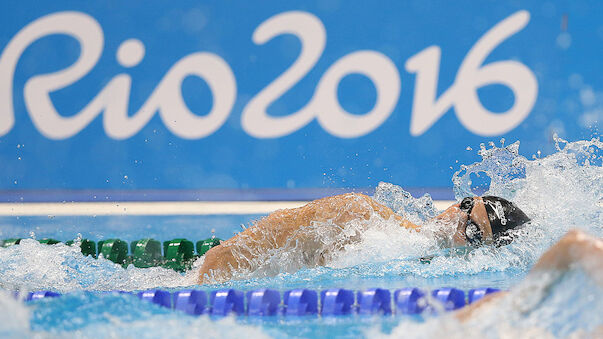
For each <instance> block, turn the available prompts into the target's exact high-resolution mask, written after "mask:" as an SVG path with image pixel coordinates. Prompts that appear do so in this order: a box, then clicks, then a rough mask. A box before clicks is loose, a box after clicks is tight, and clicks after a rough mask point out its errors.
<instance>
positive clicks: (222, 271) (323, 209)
mask: <svg viewBox="0 0 603 339" xmlns="http://www.w3.org/2000/svg"><path fill="white" fill-rule="evenodd" d="M375 214H376V215H378V216H380V217H381V218H383V219H384V220H390V219H393V220H394V221H396V222H397V223H398V224H399V225H400V226H401V227H404V228H407V229H414V230H417V231H419V230H420V228H421V227H420V226H419V225H415V224H413V223H411V222H410V221H408V220H406V219H404V218H403V217H401V216H399V215H397V214H395V213H394V212H393V211H392V210H391V209H390V208H389V207H387V206H385V205H383V204H380V203H379V202H377V201H375V200H373V199H372V198H370V197H368V196H366V195H364V194H356V193H348V194H342V195H337V196H332V197H327V198H323V199H319V200H315V201H312V202H310V203H308V204H306V205H304V206H302V207H299V208H293V209H283V210H278V211H275V212H273V213H271V214H270V215H268V216H266V217H264V218H263V219H261V220H259V221H258V222H257V223H256V224H255V225H254V226H253V227H250V228H248V229H246V230H245V231H243V232H241V233H239V234H237V235H235V236H234V237H232V238H230V239H228V240H226V241H223V242H222V243H221V244H220V245H218V246H216V247H213V248H212V249H211V250H209V251H208V252H207V253H206V254H205V260H204V262H203V265H202V266H201V269H200V271H199V283H200V284H204V283H210V282H222V281H226V280H229V279H231V278H232V273H233V272H234V271H236V270H240V269H252V264H250V263H249V261H252V260H253V259H255V258H256V257H257V253H258V251H265V250H271V249H277V248H282V247H283V246H285V244H287V243H290V242H291V241H295V242H297V243H299V244H301V245H302V246H305V248H307V249H308V250H309V252H311V250H312V249H315V248H316V247H317V246H320V245H321V244H320V243H318V242H317V241H316V239H313V238H312V237H309V236H308V235H307V232H306V233H305V232H299V230H300V229H301V228H303V227H307V226H308V225H311V224H315V223H325V222H328V223H331V224H332V225H334V226H335V230H337V231H342V230H344V229H345V227H346V225H347V224H348V223H349V222H351V221H354V222H356V223H359V224H361V225H362V227H364V228H367V227H368V226H369V225H370V222H369V219H370V218H371V217H372V216H373V215H375ZM469 217H470V218H471V220H472V221H473V222H474V223H475V224H476V225H478V227H479V229H480V231H481V232H482V234H483V239H484V241H485V242H486V243H488V242H491V241H492V229H491V227H490V223H489V221H488V216H487V213H486V209H485V207H484V203H483V201H482V200H481V198H479V197H478V198H474V207H473V210H472V212H471V215H470V216H469ZM467 220H468V216H467V214H466V213H465V212H464V211H461V209H460V208H459V204H455V205H453V206H451V207H449V208H448V209H446V210H445V211H444V212H443V213H442V214H440V215H438V216H437V217H436V218H435V219H434V221H436V222H443V223H451V224H453V225H456V228H455V232H454V234H453V235H452V236H451V238H452V243H451V244H448V245H449V246H466V245H467V240H466V236H465V228H466V226H467ZM440 236H441V237H442V238H450V235H448V234H441V235H440ZM350 241H354V239H352V238H351V239H350ZM328 250H330V251H337V250H341V248H333V249H328ZM325 255H328V253H322V255H319V256H317V257H316V258H315V262H314V263H313V264H315V265H324V264H325V262H324V256H325ZM241 258H243V259H244V260H241Z"/></svg>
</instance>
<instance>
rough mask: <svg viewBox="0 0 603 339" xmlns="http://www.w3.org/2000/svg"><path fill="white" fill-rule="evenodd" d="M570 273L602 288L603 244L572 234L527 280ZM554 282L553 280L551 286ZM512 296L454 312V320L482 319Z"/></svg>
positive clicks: (482, 301) (549, 252) (540, 261)
mask: <svg viewBox="0 0 603 339" xmlns="http://www.w3.org/2000/svg"><path fill="white" fill-rule="evenodd" d="M571 269H580V270H581V271H582V272H584V273H585V274H586V275H587V276H588V277H589V278H590V279H592V280H593V281H594V282H595V283H596V284H597V285H599V286H601V287H603V240H602V239H599V238H595V237H593V236H590V235H588V234H586V233H585V232H583V231H579V230H572V231H569V232H568V233H567V234H566V235H564V236H563V237H562V238H561V239H560V240H559V241H558V242H557V243H556V244H555V245H553V246H552V247H551V248H549V249H548V250H547V251H546V252H545V253H544V254H543V255H542V256H541V257H540V259H538V262H536V264H535V265H534V266H533V267H532V269H531V271H530V273H529V274H528V278H532V279H535V280H538V281H543V280H546V279H541V277H540V276H539V275H541V274H543V273H544V274H547V273H548V274H553V275H554V276H561V275H563V273H565V272H567V271H569V270H571ZM553 282H554V280H553V281H550V282H549V283H553ZM548 287H549V286H542V287H541V288H542V289H544V290H546V289H547V288H548ZM510 293H512V292H498V293H494V294H490V295H487V296H485V297H484V298H483V299H480V300H479V301H477V302H475V303H473V304H471V305H469V306H467V307H464V308H462V309H460V310H459V311H457V312H455V316H456V317H457V319H459V320H461V321H463V322H465V321H469V320H471V319H473V318H478V317H480V315H482V314H483V313H484V312H485V311H486V310H492V309H493V308H494V309H495V310H498V309H497V306H498V305H499V303H500V302H502V301H504V300H505V298H507V297H509V294H510ZM545 295H546V294H545ZM543 298H544V296H543ZM495 312H497V311H495ZM598 331H600V332H601V333H603V327H599V328H598Z"/></svg>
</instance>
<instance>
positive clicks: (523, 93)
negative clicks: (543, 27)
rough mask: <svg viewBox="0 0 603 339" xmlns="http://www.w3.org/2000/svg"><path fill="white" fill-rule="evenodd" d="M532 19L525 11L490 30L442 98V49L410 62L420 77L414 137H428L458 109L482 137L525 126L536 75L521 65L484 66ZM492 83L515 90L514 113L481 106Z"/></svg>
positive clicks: (465, 123) (434, 48)
mask: <svg viewBox="0 0 603 339" xmlns="http://www.w3.org/2000/svg"><path fill="white" fill-rule="evenodd" d="M529 20H530V14H529V13H528V12H527V11H519V12H517V13H515V14H513V15H512V16H510V17H508V18H506V19H505V20H503V21H501V22H500V23H498V24H497V25H496V26H494V27H493V28H492V29H490V30H489V31H488V32H487V33H486V34H485V35H484V36H483V37H482V38H481V39H480V40H479V41H478V42H477V43H476V44H475V46H473V48H471V50H470V51H469V53H467V56H466V57H465V59H464V60H463V63H462V64H461V67H460V68H459V71H458V73H457V76H456V79H455V81H454V84H453V85H452V86H451V87H450V88H448V90H447V91H446V92H444V94H442V95H441V96H440V98H439V99H437V100H436V98H435V96H436V90H437V85H438V73H439V65H440V54H441V52H440V48H439V47H437V46H432V47H428V48H426V49H425V50H423V51H421V52H420V53H418V54H417V55H415V56H413V57H412V58H410V59H409V60H408V61H407V62H406V70H407V71H408V72H411V73H417V75H416V78H417V79H416V83H415V94H414V98H413V106H412V114H411V123H410V134H411V135H414V136H419V135H421V134H423V133H425V132H426V131H427V130H428V129H429V128H430V127H431V126H432V125H433V124H434V123H435V122H436V121H437V120H438V119H439V118H440V117H441V116H442V115H443V114H444V113H446V111H448V110H449V109H450V108H451V107H452V106H454V107H455V111H456V115H457V117H458V119H459V120H460V122H461V123H462V124H463V126H465V127H466V128H467V129H468V130H470V131H471V132H473V133H475V134H478V135H482V136H494V135H500V134H503V133H506V132H508V131H510V130H512V129H513V128H515V127H516V126H517V125H519V124H520V123H521V122H522V121H523V120H524V119H525V118H526V117H527V116H528V114H530V111H531V110H532V107H533V106H534V103H535V102H536V97H537V94H538V83H537V81H536V77H535V76H534V74H533V73H532V71H530V69H529V68H527V67H526V66H524V65H523V64H521V63H519V62H517V61H512V60H508V61H497V62H492V63H490V64H488V65H484V66H482V64H483V62H484V60H485V59H486V57H487V56H488V55H489V54H490V53H491V52H492V50H494V48H496V46H498V45H499V44H501V43H502V42H503V41H504V40H505V39H507V38H508V37H510V36H512V35H513V34H515V33H517V32H519V31H520V30H521V29H523V28H524V27H525V26H526V25H527V24H528V21H529ZM490 84H502V85H505V86H507V87H509V88H510V89H511V90H512V91H513V94H514V96H515V101H514V103H513V106H512V107H511V108H510V109H509V110H508V111H506V112H504V113H493V112H491V111H489V110H487V109H486V108H485V107H484V106H483V105H482V104H481V102H480V100H479V97H478V96H477V89H478V88H479V87H482V86H486V85H490Z"/></svg>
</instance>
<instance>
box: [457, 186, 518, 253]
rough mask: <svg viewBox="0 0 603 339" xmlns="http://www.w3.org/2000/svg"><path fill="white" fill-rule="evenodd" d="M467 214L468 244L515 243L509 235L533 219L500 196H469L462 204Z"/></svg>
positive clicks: (462, 208) (460, 207)
mask: <svg viewBox="0 0 603 339" xmlns="http://www.w3.org/2000/svg"><path fill="white" fill-rule="evenodd" d="M459 209H460V210H461V211H462V212H464V213H465V214H466V218H465V220H466V227H465V230H464V231H465V232H464V233H465V239H466V241H467V244H469V245H480V244H482V243H484V242H485V243H492V244H494V245H495V246H497V247H499V246H504V245H508V244H510V243H511V242H512V241H513V235H512V234H511V233H510V231H511V230H514V229H516V228H518V227H520V226H522V225H523V224H525V223H527V222H528V221H530V218H528V216H527V215H526V214H525V213H524V212H523V211H522V210H521V209H519V207H517V206H516V205H515V204H514V203H512V202H510V201H508V200H506V199H504V198H500V197H495V196H490V195H487V196H483V197H473V198H472V197H467V198H465V199H463V200H462V201H461V203H460V204H459Z"/></svg>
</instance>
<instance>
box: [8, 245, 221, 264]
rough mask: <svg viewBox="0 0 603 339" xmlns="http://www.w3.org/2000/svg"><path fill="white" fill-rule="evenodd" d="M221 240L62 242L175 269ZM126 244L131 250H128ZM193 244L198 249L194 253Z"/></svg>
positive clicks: (87, 251) (123, 259)
mask: <svg viewBox="0 0 603 339" xmlns="http://www.w3.org/2000/svg"><path fill="white" fill-rule="evenodd" d="M21 240H22V239H21V238H13V239H5V240H2V241H0V246H2V247H9V246H13V245H18V244H19V243H20V242H21ZM38 241H39V242H40V243H42V244H47V245H54V244H57V243H59V242H60V241H59V240H56V239H49V238H45V239H41V240H38ZM220 241H222V240H221V239H219V238H216V237H213V236H212V237H211V238H208V239H204V240H199V241H197V243H196V244H193V242H192V241H189V240H187V239H184V238H177V239H172V240H168V241H164V242H163V244H161V243H160V242H159V241H157V240H155V239H152V238H146V239H140V240H135V241H132V242H131V243H130V244H129V246H128V243H127V242H126V241H124V240H121V239H106V240H101V241H99V242H98V246H97V244H96V243H95V242H94V241H92V240H89V239H80V240H79V241H78V242H76V241H74V240H70V241H67V242H66V243H65V244H66V245H68V246H73V245H75V244H76V243H78V244H79V246H80V249H81V251H82V254H83V255H85V256H92V257H95V258H98V257H100V256H102V257H103V258H105V259H108V260H111V261H113V262H114V263H116V264H120V265H122V266H124V267H127V266H128V265H130V264H133V265H134V266H135V267H139V268H147V267H154V266H162V267H166V268H171V269H174V270H176V271H185V270H187V269H189V268H190V267H191V266H192V264H193V262H194V261H195V260H196V259H197V258H199V257H201V256H203V255H204V254H205V253H207V251H209V250H210V249H211V248H212V247H214V246H217V245H219V244H220ZM128 247H129V248H130V251H128ZM195 247H196V249H197V251H196V253H195ZM97 249H98V251H97Z"/></svg>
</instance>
